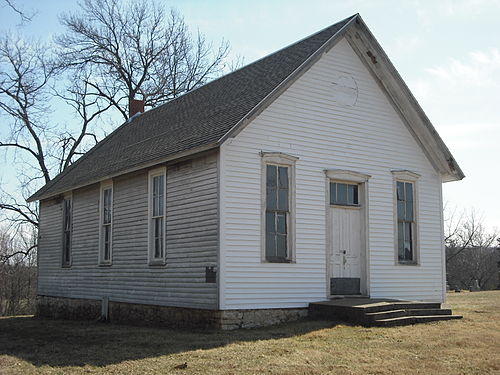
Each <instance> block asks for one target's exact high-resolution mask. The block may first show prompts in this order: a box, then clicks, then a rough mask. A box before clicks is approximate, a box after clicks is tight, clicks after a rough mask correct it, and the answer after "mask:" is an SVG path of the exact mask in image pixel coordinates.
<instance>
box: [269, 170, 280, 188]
mask: <svg viewBox="0 0 500 375" xmlns="http://www.w3.org/2000/svg"><path fill="white" fill-rule="evenodd" d="M266 170H267V172H266V185H267V186H268V187H271V188H274V189H276V188H277V187H278V182H277V180H276V178H277V167H276V166H275V165H268V166H267V168H266Z"/></svg>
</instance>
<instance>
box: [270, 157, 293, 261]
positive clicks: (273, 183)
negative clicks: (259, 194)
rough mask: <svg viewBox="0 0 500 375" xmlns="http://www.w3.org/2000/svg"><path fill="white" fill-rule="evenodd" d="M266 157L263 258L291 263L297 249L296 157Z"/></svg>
mask: <svg viewBox="0 0 500 375" xmlns="http://www.w3.org/2000/svg"><path fill="white" fill-rule="evenodd" d="M261 155H262V156H263V161H264V164H263V167H264V168H263V194H265V195H264V196H265V199H264V204H263V241H262V242H263V248H264V251H263V259H264V260H265V261H268V262H285V263H286V262H291V261H292V260H293V255H294V254H293V248H294V231H293V229H294V178H293V176H294V169H295V168H294V166H295V160H297V158H296V157H293V156H289V155H285V154H281V153H262V154H261Z"/></svg>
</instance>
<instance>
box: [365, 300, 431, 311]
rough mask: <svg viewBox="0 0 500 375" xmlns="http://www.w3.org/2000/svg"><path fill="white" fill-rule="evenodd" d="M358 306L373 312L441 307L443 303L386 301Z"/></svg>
mask: <svg viewBox="0 0 500 375" xmlns="http://www.w3.org/2000/svg"><path fill="white" fill-rule="evenodd" d="M356 308H360V309H362V310H363V311H364V312H365V313H373V312H382V311H391V310H410V309H412V310H413V309H415V310H416V309H439V308H441V304H440V303H438V302H392V303H387V302H384V303H376V304H371V305H370V304H369V305H363V306H359V307H356Z"/></svg>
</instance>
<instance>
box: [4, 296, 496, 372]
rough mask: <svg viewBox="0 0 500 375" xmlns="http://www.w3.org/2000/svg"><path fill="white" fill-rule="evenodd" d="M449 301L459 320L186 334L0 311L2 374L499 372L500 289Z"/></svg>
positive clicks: (306, 325) (310, 325) (303, 325)
mask: <svg viewBox="0 0 500 375" xmlns="http://www.w3.org/2000/svg"><path fill="white" fill-rule="evenodd" d="M448 303H449V304H451V306H452V308H453V309H454V312H455V313H458V314H462V315H464V319H462V320H459V321H450V322H440V323H430V324H422V325H416V326H407V327H399V328H369V329H367V328H363V327H358V326H348V325H343V324H335V323H331V322H308V321H305V322H299V323H295V324H290V325H287V326H281V327H273V328H268V329H258V330H249V331H244V330H241V331H237V332H183V331H178V330H167V329H154V328H140V327H127V326H120V325H112V324H111V325H110V324H99V323H84V322H67V321H50V320H37V319H34V318H32V317H11V318H3V319H0V374H23V375H30V374H35V373H36V374H97V373H107V374H166V373H174V374H396V373H397V374H499V373H500V291H494V292H476V293H460V294H455V293H454V294H450V295H449V298H448ZM184 362H187V368H186V369H175V366H177V365H179V364H182V363H184Z"/></svg>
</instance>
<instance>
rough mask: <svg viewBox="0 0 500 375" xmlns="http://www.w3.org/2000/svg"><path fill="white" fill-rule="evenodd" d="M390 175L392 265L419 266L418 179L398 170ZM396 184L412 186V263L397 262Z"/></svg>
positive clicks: (406, 171) (416, 175)
mask: <svg viewBox="0 0 500 375" xmlns="http://www.w3.org/2000/svg"><path fill="white" fill-rule="evenodd" d="M391 173H392V179H393V182H392V190H393V191H392V196H393V198H392V199H393V211H394V264H395V265H396V266H402V267H406V266H420V229H419V227H420V217H419V214H420V210H419V190H420V189H419V178H420V175H419V174H418V173H415V172H412V171H409V170H406V169H400V170H393V171H391ZM397 182H410V183H412V184H413V195H414V196H413V216H414V222H415V224H414V225H415V227H414V235H413V237H412V241H413V249H414V261H413V262H401V261H400V260H399V256H398V254H399V248H398V198H397V185H396V183H397Z"/></svg>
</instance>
